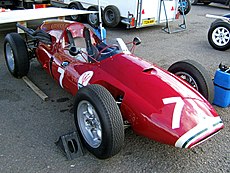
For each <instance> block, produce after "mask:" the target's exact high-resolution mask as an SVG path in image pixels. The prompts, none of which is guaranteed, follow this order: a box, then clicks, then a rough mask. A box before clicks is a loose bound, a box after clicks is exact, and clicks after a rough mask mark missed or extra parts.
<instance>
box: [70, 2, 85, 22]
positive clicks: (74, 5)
mask: <svg viewBox="0 0 230 173" xmlns="http://www.w3.org/2000/svg"><path fill="white" fill-rule="evenodd" d="M69 8H70V9H73V10H84V8H83V6H82V5H81V3H80V2H73V3H71V4H70V5H69ZM70 18H71V20H74V21H78V22H79V21H81V20H82V15H72V16H70Z"/></svg>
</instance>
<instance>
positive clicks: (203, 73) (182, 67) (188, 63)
mask: <svg viewBox="0 0 230 173" xmlns="http://www.w3.org/2000/svg"><path fill="white" fill-rule="evenodd" d="M168 71H169V72H171V73H173V74H175V75H177V76H179V77H181V78H182V79H184V80H185V81H187V82H188V83H189V84H190V85H191V86H192V87H193V88H195V89H196V90H198V91H199V92H200V93H201V94H202V95H203V96H204V97H205V98H206V99H207V100H208V101H209V102H210V103H212V101H213V99H214V85H213V82H212V79H211V78H210V76H209V74H208V72H207V70H206V69H205V68H204V67H203V66H202V65H201V64H199V63H198V62H196V61H193V60H184V61H178V62H176V63H174V64H172V65H171V66H170V67H169V69H168Z"/></svg>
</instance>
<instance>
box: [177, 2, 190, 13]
mask: <svg viewBox="0 0 230 173" xmlns="http://www.w3.org/2000/svg"><path fill="white" fill-rule="evenodd" d="M179 8H180V10H181V11H182V10H184V11H186V10H187V8H188V3H187V1H185V0H182V1H181V2H180V7H179Z"/></svg>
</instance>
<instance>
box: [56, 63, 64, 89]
mask: <svg viewBox="0 0 230 173" xmlns="http://www.w3.org/2000/svg"><path fill="white" fill-rule="evenodd" d="M58 72H59V73H60V74H61V75H60V77H59V84H60V85H61V87H62V88H63V85H62V80H63V78H64V73H65V70H64V69H62V68H61V67H58Z"/></svg>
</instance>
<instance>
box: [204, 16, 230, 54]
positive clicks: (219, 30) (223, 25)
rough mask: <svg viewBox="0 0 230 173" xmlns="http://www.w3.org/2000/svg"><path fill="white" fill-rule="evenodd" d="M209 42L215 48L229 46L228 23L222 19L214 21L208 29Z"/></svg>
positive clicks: (229, 33) (224, 48)
mask: <svg viewBox="0 0 230 173" xmlns="http://www.w3.org/2000/svg"><path fill="white" fill-rule="evenodd" d="M208 41H209V44H210V45H211V46H212V47H213V48H214V49H217V50H221V51H224V50H227V49H229V48H230V24H229V23H227V22H224V21H223V20H216V21H214V22H213V23H212V24H211V26H210V28H209V31H208Z"/></svg>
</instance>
